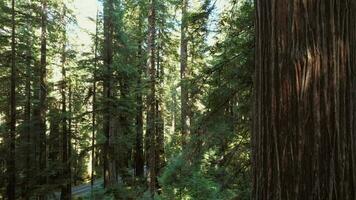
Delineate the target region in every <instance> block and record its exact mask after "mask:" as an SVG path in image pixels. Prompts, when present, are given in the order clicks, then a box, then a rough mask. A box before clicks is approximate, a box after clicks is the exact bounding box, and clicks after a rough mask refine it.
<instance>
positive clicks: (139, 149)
mask: <svg viewBox="0 0 356 200" xmlns="http://www.w3.org/2000/svg"><path fill="white" fill-rule="evenodd" d="M140 12H142V9H141V7H140ZM142 21H143V19H142V16H141V15H140V16H139V22H138V23H139V29H140V34H142V32H143V31H142V26H143V25H142ZM140 37H142V36H141V35H140ZM138 60H139V64H138V78H137V91H136V93H137V94H136V104H137V106H136V141H135V154H134V159H135V176H138V177H143V174H144V159H143V97H142V88H143V87H142V75H143V67H144V65H145V64H144V63H143V62H142V61H143V52H142V41H139V45H138Z"/></svg>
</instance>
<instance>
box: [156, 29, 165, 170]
mask: <svg viewBox="0 0 356 200" xmlns="http://www.w3.org/2000/svg"><path fill="white" fill-rule="evenodd" d="M162 26H163V25H162ZM162 40H163V36H162V30H161V29H160V30H158V42H157V51H156V52H157V72H156V74H157V79H158V92H157V95H156V96H157V97H156V117H157V119H156V140H157V143H156V144H157V147H156V174H157V175H158V174H159V173H160V171H161V170H162V168H163V166H164V117H163V98H164V97H163V95H164V94H163V87H164V68H163V65H162V64H161V51H160V49H162V47H163V46H162Z"/></svg>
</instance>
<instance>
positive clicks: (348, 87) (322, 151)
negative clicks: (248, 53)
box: [252, 0, 356, 200]
mask: <svg viewBox="0 0 356 200" xmlns="http://www.w3.org/2000/svg"><path fill="white" fill-rule="evenodd" d="M255 3H256V19H257V20H256V57H255V60H256V69H255V70H256V72H255V103H254V130H253V140H252V141H253V166H254V170H253V172H254V181H253V185H254V187H253V194H252V195H253V199H256V200H257V199H258V200H263V199H266V200H269V199H271V200H272V199H273V200H290V199H295V200H297V199H323V200H324V199H329V200H334V199H340V200H351V199H352V200H355V199H356V190H355V188H356V171H355V169H356V156H355V155H356V152H355V149H356V146H355V144H356V132H355V125H356V123H355V119H356V116H355V114H356V113H355V111H356V106H355V105H354V104H355V98H356V97H355V92H354V91H355V78H354V73H355V65H356V62H355V58H356V53H355V45H354V43H355V41H356V40H355V39H356V38H355V35H356V31H355V11H356V7H355V2H354V1H348V0H325V1H314V0H291V1H285V0H256V2H255Z"/></svg>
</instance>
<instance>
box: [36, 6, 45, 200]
mask: <svg viewBox="0 0 356 200" xmlns="http://www.w3.org/2000/svg"><path fill="white" fill-rule="evenodd" d="M41 15H42V16H41V61H40V71H39V75H40V77H39V78H40V80H39V86H38V87H39V105H38V110H37V111H38V113H37V115H36V116H37V120H38V136H39V173H40V174H42V175H40V177H39V181H40V185H42V187H43V186H44V185H45V184H46V181H47V180H46V175H45V174H43V172H44V171H45V169H46V165H47V158H46V96H47V85H46V67H47V0H42V13H41ZM40 199H44V196H42V195H41V197H40Z"/></svg>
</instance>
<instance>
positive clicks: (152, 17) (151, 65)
mask: <svg viewBox="0 0 356 200" xmlns="http://www.w3.org/2000/svg"><path fill="white" fill-rule="evenodd" d="M155 6H156V1H155V0H150V5H149V15H148V42H147V45H148V57H149V59H148V75H149V94H148V97H147V107H148V113H147V132H146V137H148V144H149V146H148V167H149V190H150V192H151V195H152V196H153V195H154V194H155V192H156V190H157V174H156V146H157V144H156V131H155V128H156V126H155V123H156V59H155V58H156V54H155V51H156V7H155Z"/></svg>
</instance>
